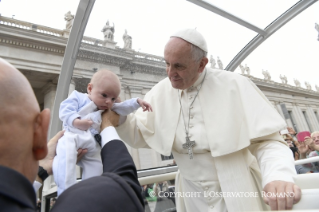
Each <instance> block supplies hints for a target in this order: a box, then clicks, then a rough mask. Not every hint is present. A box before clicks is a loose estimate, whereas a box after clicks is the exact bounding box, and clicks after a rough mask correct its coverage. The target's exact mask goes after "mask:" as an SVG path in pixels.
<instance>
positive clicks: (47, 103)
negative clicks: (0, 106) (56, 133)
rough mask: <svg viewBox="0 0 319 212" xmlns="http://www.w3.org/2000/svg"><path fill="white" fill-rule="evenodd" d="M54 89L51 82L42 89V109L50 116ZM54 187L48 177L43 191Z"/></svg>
mask: <svg viewBox="0 0 319 212" xmlns="http://www.w3.org/2000/svg"><path fill="white" fill-rule="evenodd" d="M56 88H57V86H56V84H54V83H52V82H50V83H48V84H46V85H45V86H44V87H43V88H42V92H43V93H44V108H49V109H50V110H51V115H52V109H53V104H54V99H55V95H56ZM49 139H50V138H49ZM54 185H55V183H54V179H53V176H49V177H48V178H47V179H46V180H45V181H44V184H43V190H44V191H46V190H49V189H50V188H52V186H54Z"/></svg>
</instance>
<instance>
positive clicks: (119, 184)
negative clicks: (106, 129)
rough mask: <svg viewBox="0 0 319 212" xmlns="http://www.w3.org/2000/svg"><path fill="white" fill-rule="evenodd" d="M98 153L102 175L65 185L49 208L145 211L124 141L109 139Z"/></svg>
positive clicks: (60, 211) (61, 211)
mask: <svg viewBox="0 0 319 212" xmlns="http://www.w3.org/2000/svg"><path fill="white" fill-rule="evenodd" d="M101 156H102V162H103V174H102V176H98V177H92V178H90V179H87V180H84V181H82V182H80V183H78V184H76V185H74V186H71V187H70V188H68V189H67V190H66V191H64V192H63V193H62V194H61V196H59V198H58V199H57V201H56V203H55V205H54V207H53V208H52V210H51V211H52V212H64V211H65V212H72V211H74V212H81V211H83V212H87V211H94V212H99V211H101V212H102V211H103V212H105V211H111V212H116V211H123V212H139V211H144V202H143V199H142V195H141V186H140V184H139V182H138V178H137V173H136V168H135V165H134V162H133V160H132V157H131V156H130V154H129V153H128V151H127V148H126V146H125V145H124V143H123V142H122V141H120V140H113V141H110V142H109V143H107V144H106V145H105V146H104V147H103V149H102V151H101Z"/></svg>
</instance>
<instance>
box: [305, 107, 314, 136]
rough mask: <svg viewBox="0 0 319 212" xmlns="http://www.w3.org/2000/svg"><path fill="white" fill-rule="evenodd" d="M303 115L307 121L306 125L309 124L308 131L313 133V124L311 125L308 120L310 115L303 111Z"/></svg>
mask: <svg viewBox="0 0 319 212" xmlns="http://www.w3.org/2000/svg"><path fill="white" fill-rule="evenodd" d="M302 114H303V116H304V117H305V119H306V123H307V125H308V129H309V130H310V131H311V132H312V131H313V130H312V127H311V124H310V120H309V118H308V115H307V113H306V111H302Z"/></svg>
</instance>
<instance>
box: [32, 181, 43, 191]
mask: <svg viewBox="0 0 319 212" xmlns="http://www.w3.org/2000/svg"><path fill="white" fill-rule="evenodd" d="M41 186H42V184H41V183H39V182H38V181H36V180H35V181H34V182H33V189H34V191H35V192H37V191H38V190H39V188H40V187H41Z"/></svg>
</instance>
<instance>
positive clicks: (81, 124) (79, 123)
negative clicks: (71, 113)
mask: <svg viewBox="0 0 319 212" xmlns="http://www.w3.org/2000/svg"><path fill="white" fill-rule="evenodd" d="M92 124H93V121H91V120H85V119H83V120H82V119H74V121H73V126H74V127H76V128H78V129H80V130H84V131H86V130H88V129H89V128H90V127H91V126H92Z"/></svg>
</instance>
